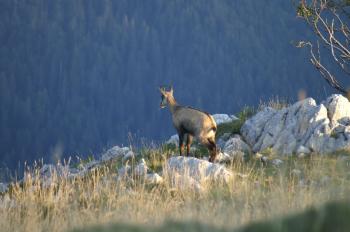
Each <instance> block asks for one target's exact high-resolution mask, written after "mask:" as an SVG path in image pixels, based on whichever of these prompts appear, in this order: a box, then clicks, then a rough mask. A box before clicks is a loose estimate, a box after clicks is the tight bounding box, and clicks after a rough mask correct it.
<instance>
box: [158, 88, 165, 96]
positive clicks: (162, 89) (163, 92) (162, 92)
mask: <svg viewBox="0 0 350 232" xmlns="http://www.w3.org/2000/svg"><path fill="white" fill-rule="evenodd" d="M159 91H160V93H161V94H163V95H165V91H164V87H162V86H159Z"/></svg>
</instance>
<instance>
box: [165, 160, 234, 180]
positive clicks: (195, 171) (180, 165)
mask: <svg viewBox="0 0 350 232" xmlns="http://www.w3.org/2000/svg"><path fill="white" fill-rule="evenodd" d="M164 171H165V172H166V173H167V174H168V175H169V176H170V177H171V176H174V175H175V174H179V175H181V176H188V177H191V178H192V179H194V180H195V181H197V182H198V183H199V184H203V183H205V182H207V181H216V182H223V183H227V182H229V180H230V179H231V178H232V177H233V173H232V172H231V171H229V170H228V169H226V168H225V167H224V166H222V165H220V164H214V163H210V162H208V161H206V160H200V159H197V158H194V157H183V156H175V157H171V158H170V159H168V160H167V162H166V170H164Z"/></svg>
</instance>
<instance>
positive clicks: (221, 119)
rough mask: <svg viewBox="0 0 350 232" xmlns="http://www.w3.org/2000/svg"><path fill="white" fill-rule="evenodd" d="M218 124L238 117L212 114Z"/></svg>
mask: <svg viewBox="0 0 350 232" xmlns="http://www.w3.org/2000/svg"><path fill="white" fill-rule="evenodd" d="M212 116H213V118H214V120H215V122H216V125H220V124H222V123H227V122H232V121H233V120H237V119H238V118H237V117H236V116H234V115H228V114H213V115H212Z"/></svg>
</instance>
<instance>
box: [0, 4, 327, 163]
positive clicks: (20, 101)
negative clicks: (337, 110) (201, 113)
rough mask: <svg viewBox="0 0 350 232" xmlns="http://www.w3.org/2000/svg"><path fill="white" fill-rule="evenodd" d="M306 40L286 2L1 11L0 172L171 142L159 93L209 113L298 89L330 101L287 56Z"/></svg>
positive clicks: (308, 71) (304, 66)
mask: <svg viewBox="0 0 350 232" xmlns="http://www.w3.org/2000/svg"><path fill="white" fill-rule="evenodd" d="M309 36H310V34H309V31H308V30H307V29H306V28H305V27H304V25H303V24H302V22H301V21H299V20H298V19H297V18H296V17H295V10H294V9H293V6H292V4H291V3H290V2H289V1H279V0H274V1H268V2H262V1H252V0H247V1H240V2H238V1H230V0H223V1H214V0H212V1H197V0H190V1H184V0H171V1H158V0H155V1H147V2H146V1H141V0H120V1H112V0H104V1H92V0H87V1H71V0H63V1H45V0H33V1H25V2H23V1H12V0H5V1H1V3H0V42H1V44H2V46H1V47H0V54H1V56H0V138H1V140H0V154H1V157H2V159H1V162H2V163H3V165H4V166H7V167H12V168H13V167H17V165H18V163H21V164H22V163H23V162H24V161H26V160H27V161H32V160H34V159H38V158H42V157H44V160H46V161H51V160H54V158H53V156H55V157H57V156H58V157H62V156H64V157H68V156H75V155H79V156H84V157H86V156H88V155H96V154H97V153H100V152H101V151H103V150H104V149H105V148H108V147H110V146H111V145H113V144H116V143H117V144H125V145H128V144H129V143H132V144H133V145H134V144H137V143H140V141H139V140H142V138H147V140H152V141H159V140H162V139H163V140H164V139H165V138H166V137H168V136H169V135H171V134H173V133H174V130H173V128H172V126H171V122H170V117H169V115H168V113H167V112H164V111H160V110H159V109H158V106H159V100H160V99H159V93H158V90H157V87H158V86H159V85H162V84H174V87H175V96H176V97H177V98H178V100H179V102H180V103H183V104H185V105H192V106H194V107H197V108H202V109H205V110H206V111H208V112H211V113H216V112H228V113H235V112H237V111H238V110H239V109H240V108H242V107H243V106H245V105H257V104H258V103H259V101H260V100H266V99H269V98H270V97H271V96H274V95H279V96H281V97H282V98H286V99H295V98H296V96H297V92H298V91H299V90H300V89H304V90H305V91H306V92H307V94H308V95H309V96H313V97H314V98H316V99H318V98H320V97H324V95H325V93H327V94H329V93H330V92H331V90H329V88H327V87H324V86H326V84H325V83H324V82H323V81H321V80H320V79H319V78H318V74H317V73H316V72H315V71H314V70H313V68H312V67H311V66H310V65H309V64H308V58H307V57H308V56H307V52H306V51H303V50H298V49H296V48H294V47H293V46H292V45H291V41H292V40H298V39H305V38H308V37H309ZM158 128H161V129H158ZM130 135H131V136H130ZM130 137H132V138H131V139H130ZM141 142H142V141H141Z"/></svg>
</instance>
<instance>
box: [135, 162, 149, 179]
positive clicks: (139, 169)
mask: <svg viewBox="0 0 350 232" xmlns="http://www.w3.org/2000/svg"><path fill="white" fill-rule="evenodd" d="M147 170H148V167H147V164H146V162H145V160H144V159H141V161H140V163H139V164H138V165H136V167H135V169H134V173H135V175H136V176H145V175H147Z"/></svg>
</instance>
